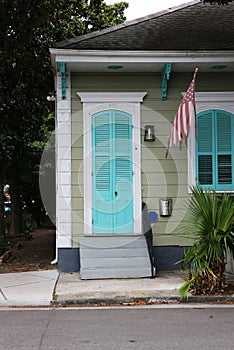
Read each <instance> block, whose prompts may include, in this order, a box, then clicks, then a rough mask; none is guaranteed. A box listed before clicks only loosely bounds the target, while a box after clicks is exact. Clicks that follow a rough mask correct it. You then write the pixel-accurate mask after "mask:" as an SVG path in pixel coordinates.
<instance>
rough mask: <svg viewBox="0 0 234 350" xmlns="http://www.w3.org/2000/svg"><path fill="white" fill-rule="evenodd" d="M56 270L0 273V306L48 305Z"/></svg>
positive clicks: (56, 277)
mask: <svg viewBox="0 0 234 350" xmlns="http://www.w3.org/2000/svg"><path fill="white" fill-rule="evenodd" d="M58 275H59V274H58V272H57V270H47V271H30V272H17V273H6V274H0V306H29V305H30V306H48V305H50V304H51V300H52V298H53V292H54V287H55V284H56V281H57V279H58Z"/></svg>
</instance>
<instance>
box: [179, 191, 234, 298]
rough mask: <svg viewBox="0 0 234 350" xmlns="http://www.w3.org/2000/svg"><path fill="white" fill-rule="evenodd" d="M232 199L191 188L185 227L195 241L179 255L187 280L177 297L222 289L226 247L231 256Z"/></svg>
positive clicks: (233, 247)
mask: <svg viewBox="0 0 234 350" xmlns="http://www.w3.org/2000/svg"><path fill="white" fill-rule="evenodd" d="M233 228H234V202H233V200H232V197H231V196H230V195H229V194H227V193H224V194H223V195H219V194H217V193H216V192H214V191H211V190H203V189H202V188H200V187H194V188H192V198H191V203H190V206H189V211H188V220H187V222H186V230H187V232H188V234H189V235H193V236H194V238H195V243H194V245H193V246H192V247H190V248H189V249H188V250H187V251H186V253H185V255H184V258H183V259H182V264H183V266H184V268H185V269H186V270H187V271H188V281H187V282H186V283H185V284H184V285H183V286H182V287H181V288H180V291H179V293H180V298H181V299H185V298H187V297H188V293H189V291H190V292H192V293H193V294H201V293H203V294H207V293H217V292H222V291H223V288H224V286H225V275H224V272H225V265H226V257H227V253H228V251H230V252H231V254H232V256H233V257H234V230H233Z"/></svg>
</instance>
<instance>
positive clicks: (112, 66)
mask: <svg viewBox="0 0 234 350" xmlns="http://www.w3.org/2000/svg"><path fill="white" fill-rule="evenodd" d="M107 68H108V69H111V70H118V69H121V68H123V66H117V65H111V66H107Z"/></svg>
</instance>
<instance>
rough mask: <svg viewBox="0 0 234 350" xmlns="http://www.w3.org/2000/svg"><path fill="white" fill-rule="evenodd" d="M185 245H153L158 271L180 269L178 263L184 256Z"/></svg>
mask: <svg viewBox="0 0 234 350" xmlns="http://www.w3.org/2000/svg"><path fill="white" fill-rule="evenodd" d="M185 249H186V247H179V246H161V247H153V254H154V257H155V262H156V267H157V270H158V271H166V270H168V271H171V270H179V269H181V264H180V263H178V262H179V261H180V260H181V259H182V258H183V256H184V252H185Z"/></svg>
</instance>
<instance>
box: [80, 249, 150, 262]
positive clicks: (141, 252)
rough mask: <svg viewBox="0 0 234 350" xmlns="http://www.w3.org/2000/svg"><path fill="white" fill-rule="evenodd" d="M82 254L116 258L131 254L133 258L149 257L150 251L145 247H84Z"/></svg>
mask: <svg viewBox="0 0 234 350" xmlns="http://www.w3.org/2000/svg"><path fill="white" fill-rule="evenodd" d="M80 256H81V258H91V259H93V258H102V257H106V258H112V257H113V256H114V257H115V258H129V257H130V256H131V257H132V258H134V257H144V256H145V257H148V251H147V250H146V249H145V247H144V248H134V249H133V248H122V247H121V248H119V249H115V248H109V249H108V248H105V249H103V248H97V249H95V248H89V249H85V248H84V247H82V248H81V250H80Z"/></svg>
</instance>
